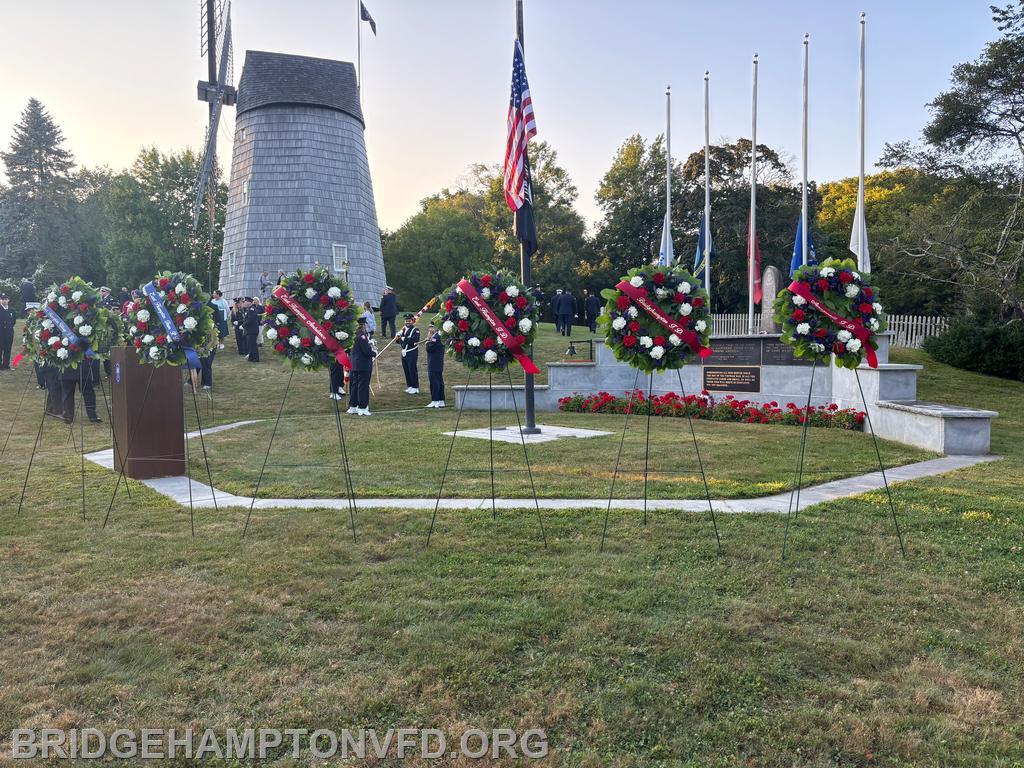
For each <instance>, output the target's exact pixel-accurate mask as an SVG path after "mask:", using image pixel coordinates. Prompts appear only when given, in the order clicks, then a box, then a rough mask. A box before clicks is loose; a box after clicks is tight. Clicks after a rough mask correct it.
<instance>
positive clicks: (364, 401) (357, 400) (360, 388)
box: [348, 370, 372, 408]
mask: <svg viewBox="0 0 1024 768" xmlns="http://www.w3.org/2000/svg"><path fill="white" fill-rule="evenodd" d="M371 373H372V370H370V371H352V374H351V375H350V377H349V380H348V407H349V408H369V407H370V374H371Z"/></svg>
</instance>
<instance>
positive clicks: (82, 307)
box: [78, 302, 89, 312]
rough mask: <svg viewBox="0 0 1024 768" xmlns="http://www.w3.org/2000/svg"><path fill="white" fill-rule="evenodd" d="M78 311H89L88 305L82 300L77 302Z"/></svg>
mask: <svg viewBox="0 0 1024 768" xmlns="http://www.w3.org/2000/svg"><path fill="white" fill-rule="evenodd" d="M78 311H79V312H88V311H89V305H88V304H85V303H84V302H83V303H82V304H79V305H78Z"/></svg>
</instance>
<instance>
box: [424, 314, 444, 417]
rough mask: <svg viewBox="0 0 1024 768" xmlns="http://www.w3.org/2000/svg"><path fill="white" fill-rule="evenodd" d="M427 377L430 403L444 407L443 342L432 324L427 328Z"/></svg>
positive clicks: (433, 406)
mask: <svg viewBox="0 0 1024 768" xmlns="http://www.w3.org/2000/svg"><path fill="white" fill-rule="evenodd" d="M426 347H427V379H428V380H429V381H430V405H428V406H427V408H444V343H443V342H442V341H441V335H440V334H439V333H438V332H437V329H436V328H435V327H434V324H433V323H431V324H430V326H429V327H428V328H427V344H426Z"/></svg>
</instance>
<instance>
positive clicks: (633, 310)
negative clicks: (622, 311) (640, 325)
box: [626, 307, 640, 317]
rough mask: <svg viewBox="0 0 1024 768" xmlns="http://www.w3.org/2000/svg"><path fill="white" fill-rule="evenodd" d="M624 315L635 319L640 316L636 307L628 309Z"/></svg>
mask: <svg viewBox="0 0 1024 768" xmlns="http://www.w3.org/2000/svg"><path fill="white" fill-rule="evenodd" d="M626 314H627V315H629V316H630V317H636V316H637V315H639V314H640V311H639V310H638V309H637V308H636V307H630V308H629V309H627V310H626Z"/></svg>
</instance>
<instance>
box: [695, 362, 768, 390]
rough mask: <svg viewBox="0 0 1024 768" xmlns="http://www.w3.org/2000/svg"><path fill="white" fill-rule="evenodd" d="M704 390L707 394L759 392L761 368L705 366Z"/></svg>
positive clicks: (750, 366)
mask: <svg viewBox="0 0 1024 768" xmlns="http://www.w3.org/2000/svg"><path fill="white" fill-rule="evenodd" d="M704 389H706V390H708V391H709V392H760V391H761V368H760V367H759V366H756V365H705V366H704Z"/></svg>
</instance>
